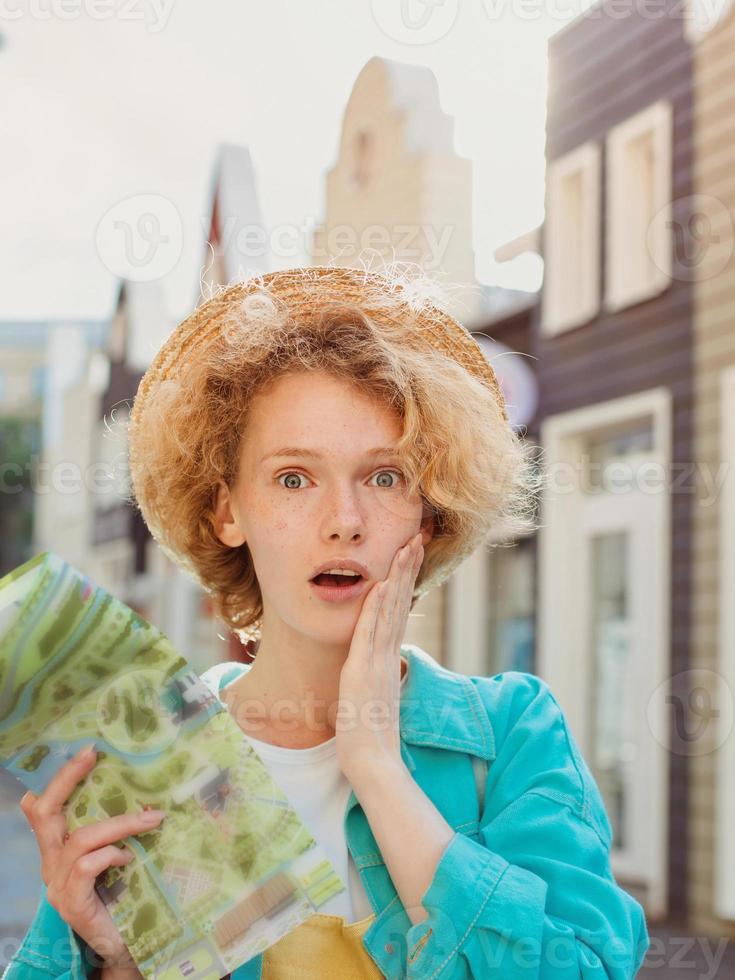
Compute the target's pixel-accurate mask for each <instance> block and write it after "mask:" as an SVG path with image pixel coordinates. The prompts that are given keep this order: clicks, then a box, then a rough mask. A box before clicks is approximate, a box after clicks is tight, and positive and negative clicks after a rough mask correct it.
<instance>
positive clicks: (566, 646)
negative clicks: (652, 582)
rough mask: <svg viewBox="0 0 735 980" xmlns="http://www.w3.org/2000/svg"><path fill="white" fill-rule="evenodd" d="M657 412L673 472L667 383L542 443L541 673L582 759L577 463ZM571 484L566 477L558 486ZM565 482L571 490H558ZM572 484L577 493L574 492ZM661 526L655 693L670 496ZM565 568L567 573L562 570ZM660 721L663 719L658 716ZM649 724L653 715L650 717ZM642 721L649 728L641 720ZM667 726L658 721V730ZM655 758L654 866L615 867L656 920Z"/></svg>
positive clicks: (665, 605)
mask: <svg viewBox="0 0 735 980" xmlns="http://www.w3.org/2000/svg"><path fill="white" fill-rule="evenodd" d="M644 416H646V417H650V419H651V425H652V431H653V443H654V445H653V450H652V452H651V454H650V455H649V458H651V459H652V460H654V461H655V462H656V463H657V464H658V465H659V466H660V467H661V469H662V472H664V473H665V474H667V475H668V474H669V473H670V461H671V393H670V391H669V389H667V388H665V387H661V388H654V389H651V390H649V391H644V392H641V393H639V394H636V395H631V396H626V397H623V398H617V399H612V400H610V401H607V402H602V403H599V404H595V405H592V406H589V407H586V408H582V409H576V410H572V411H570V412H565V413H561V414H559V415H556V416H552V417H551V418H549V419H546V420H545V421H544V422H543V423H542V426H541V445H542V446H543V450H544V461H545V469H546V471H547V474H548V476H549V483H548V485H547V487H546V489H545V491H544V494H543V498H542V508H541V515H542V518H541V527H540V530H539V539H538V628H537V634H536V638H537V647H536V650H537V672H538V674H539V676H541V677H543V678H544V680H546V681H547V683H548V684H549V685H550V687H551V689H552V690H553V691H554V693H555V695H556V697H557V699H558V700H559V703H560V705H561V706H562V709H563V710H564V712H565V715H566V717H567V718H568V720H569V724H570V727H571V729H572V731H573V732H574V734H575V736H576V737H577V739H578V741H579V744H580V748H581V750H582V753H583V755H585V757H588V755H589V752H590V744H591V737H590V733H589V732H588V731H587V712H586V698H587V694H588V673H589V671H588V667H589V655H588V653H587V635H586V627H587V612H586V608H585V609H583V608H582V607H584V606H585V605H586V604H585V600H584V596H585V595H586V590H585V586H584V582H585V579H584V576H585V574H586V570H585V562H584V560H583V551H584V549H582V548H579V547H578V543H579V539H580V535H581V534H582V533H583V532H582V531H581V521H582V515H583V514H584V513H585V511H584V510H583V508H584V503H585V500H584V490H583V487H582V485H581V480H580V479H579V476H575V472H576V473H577V474H579V469H580V468H579V466H578V465H577V462H576V461H578V460H580V458H581V457H582V454H583V453H584V452H585V445H586V443H587V442H588V440H589V438H590V436H592V435H594V434H596V433H598V432H601V431H604V430H605V429H606V428H608V427H610V426H611V425H613V426H614V425H617V424H619V423H627V422H632V421H633V420H635V419H638V418H641V417H644ZM557 481H562V483H560V484H559V483H557ZM560 487H563V488H564V492H558V490H559V488H560ZM567 487H570V489H569V490H567V489H566V488H567ZM656 514H657V520H656V521H655V528H654V529H653V540H654V541H655V546H654V547H653V549H652V550H653V552H654V556H653V561H655V562H656V567H657V568H658V569H659V576H658V579H657V581H658V583H659V588H658V590H657V591H655V599H654V602H653V604H652V609H651V621H652V622H653V623H655V628H654V629H653V630H652V631H651V635H652V636H653V637H654V641H653V643H652V644H651V649H650V661H649V664H650V670H651V673H650V675H649V676H650V678H651V688H650V692H651V694H653V692H654V691H658V690H660V689H661V685H664V684H666V683H667V682H669V681H670V664H669V647H670V624H669V616H670V604H671V597H670V591H671V584H670V581H671V580H670V555H671V501H670V494H669V493H668V492H665V493H663V492H662V493H661V496H660V505H659V508H658V510H657V511H656ZM560 569H563V571H564V574H563V575H562V574H560ZM652 705H653V707H652V710H653V711H654V712H655V711H659V712H661V711H663V698H660V697H657V698H655V699H654V700H653V702H652ZM654 720H655V719H654ZM649 722H650V717H649ZM640 724H641V726H644V725H646V719H645V718H642V719H641V721H640ZM664 729H665V724H664V723H663V722H662V720H661V719H660V718H659V719H658V722H657V728H656V730H658V731H661V730H664ZM646 753H647V758H648V759H649V760H650V761H651V763H652V764H651V770H652V771H651V772H650V776H649V786H650V795H649V797H648V799H647V800H646V813H642V814H634V818H635V819H639V818H640V819H641V820H643V821H644V822H645V825H646V833H647V839H648V841H649V846H650V848H651V851H650V863H649V866H648V868H646V869H639V868H631V867H630V866H629V865H630V862H629V860H627V855H625V854H620V853H617V851H616V850H614V851H613V853H612V866H613V871H614V873H615V875H616V877H620V880H621V882H622V881H625V880H626V878H630V880H633V879H641V880H643V881H644V888H645V902H644V904H645V907H646V911H647V914H648V915H649V916H651V918H653V919H660V918H664V917H665V915H666V912H667V893H668V808H669V757H668V750H667V746H666V745H664V744H661V743H660V742H656V743H655V744H653V745H650V744H649V745H648V746H647V747H646Z"/></svg>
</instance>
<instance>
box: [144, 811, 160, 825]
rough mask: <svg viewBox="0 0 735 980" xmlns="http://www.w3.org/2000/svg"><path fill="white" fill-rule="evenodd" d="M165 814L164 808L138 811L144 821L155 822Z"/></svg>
mask: <svg viewBox="0 0 735 980" xmlns="http://www.w3.org/2000/svg"><path fill="white" fill-rule="evenodd" d="M165 816H166V811H165V810H143V811H142V812H141V813H140V818H141V820H144V821H145V822H146V823H156V822H157V821H158V820H161V819H163V817H165Z"/></svg>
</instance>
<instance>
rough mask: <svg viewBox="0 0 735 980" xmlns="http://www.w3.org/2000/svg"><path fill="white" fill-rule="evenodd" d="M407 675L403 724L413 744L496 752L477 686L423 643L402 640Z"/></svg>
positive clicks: (402, 731)
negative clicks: (423, 647) (430, 652)
mask: <svg viewBox="0 0 735 980" xmlns="http://www.w3.org/2000/svg"><path fill="white" fill-rule="evenodd" d="M401 649H402V650H403V652H404V653H405V654H406V657H407V660H408V676H407V678H406V683H405V685H404V688H403V690H402V692H401V709H400V719H399V729H400V734H401V739H402V740H403V741H404V742H407V743H409V744H410V745H418V746H430V747H432V748H438V749H450V750H454V751H456V752H466V753H469V754H470V755H476V756H480V757H481V758H482V759H486V760H487V761H488V762H491V761H492V760H493V759H494V758H495V732H494V730H493V726H492V722H491V720H490V718H489V717H488V713H487V711H486V709H485V706H484V705H483V703H482V700H481V698H480V695H479V694H478V693H477V688H476V686H475V685H474V684H473V683H472V681H471V680H470V679H469V677H468V676H467V675H465V674H459V673H455V672H454V671H451V670H448V669H447V668H446V667H443V666H442V665H441V664H439V663H438V662H437V661H436V660H434V658H433V657H432V656H431V655H430V654H428V653H427V652H426V651H425V650H422V649H421V647H417V646H415V645H413V644H403V646H402V648H401Z"/></svg>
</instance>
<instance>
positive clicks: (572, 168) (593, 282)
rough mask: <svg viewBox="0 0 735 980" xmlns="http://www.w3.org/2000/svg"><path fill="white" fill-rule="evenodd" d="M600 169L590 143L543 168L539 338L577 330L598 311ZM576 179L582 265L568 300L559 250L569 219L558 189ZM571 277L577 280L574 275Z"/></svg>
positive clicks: (562, 254) (566, 271) (562, 255)
mask: <svg viewBox="0 0 735 980" xmlns="http://www.w3.org/2000/svg"><path fill="white" fill-rule="evenodd" d="M601 168H602V150H601V147H600V144H599V143H597V142H595V141H593V140H590V141H588V142H587V143H583V144H582V145H581V146H578V147H577V148H576V149H574V150H572V151H571V153H567V154H566V156H563V157H561V158H560V159H558V160H554V161H553V162H551V163H549V164H548V166H547V179H546V220H545V222H544V232H543V237H544V246H543V252H544V254H543V258H544V285H543V290H542V296H541V301H542V307H541V331H542V333H545V334H551V335H553V334H557V333H561V332H563V331H565V330H571V329H573V328H574V327H578V326H581V325H582V324H583V323H587V322H588V321H589V320H592V319H593V318H594V317H595V316H596V315H597V313H598V311H599V309H600V248H601V230H600V207H601V197H600V192H601ZM576 174H580V175H581V180H582V202H581V210H582V216H581V227H580V229H579V234H580V235H581V239H582V242H583V247H582V256H581V262H582V265H581V267H580V268H579V270H577V274H576V279H577V281H578V283H579V290H578V293H577V295H576V296H572V295H571V294H570V292H569V289H568V285H567V284H568V281H569V275H570V272H569V268H568V263H569V256H568V255H566V254H565V251H564V247H563V242H564V239H565V236H566V234H567V232H566V230H565V229H566V227H567V226H566V224H565V223H566V222H568V221H569V214H568V210H567V208H566V207H565V206H564V201H563V194H562V188H563V185H564V182H565V181H566V180H568V179H569V178H571V177H573V176H574V175H576ZM571 275H572V276H574V275H575V272H574V270H572V271H571Z"/></svg>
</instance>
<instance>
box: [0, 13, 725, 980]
mask: <svg viewBox="0 0 735 980" xmlns="http://www.w3.org/2000/svg"><path fill="white" fill-rule="evenodd" d="M0 88H1V89H2V91H3V92H4V93H5V96H6V98H5V99H4V102H3V110H2V114H1V115H0V133H1V134H2V142H1V145H2V154H1V155H0V172H1V173H2V180H0V213H2V232H1V234H0V268H2V270H3V277H2V285H1V286H0V576H1V575H4V574H6V573H7V572H9V571H11V570H12V569H13V568H15V567H16V566H18V565H20V564H21V563H22V562H24V561H26V560H27V559H29V558H30V557H32V556H33V555H35V554H37V553H39V552H41V551H45V550H53V551H55V552H57V553H58V554H59V555H61V556H62V557H63V558H64V559H66V560H67V561H69V562H71V563H72V564H73V565H74V566H76V567H77V568H79V569H80V570H81V571H83V572H84V574H85V575H87V576H89V577H90V578H91V579H92V580H94V581H95V582H97V583H99V584H100V585H102V586H104V587H105V588H106V589H108V590H109V591H111V592H113V593H114V594H115V595H116V596H118V597H119V598H121V599H122V600H123V601H125V602H126V603H127V604H128V605H129V606H131V607H132V608H134V609H136V610H137V611H138V612H139V613H140V614H141V615H143V616H144V617H146V618H147V619H149V620H150V621H151V622H153V623H154V624H155V625H156V626H158V627H159V628H160V629H161V630H163V632H165V633H166V634H167V635H168V636H169V638H170V639H171V640H172V642H173V643H174V645H175V646H176V647H177V648H178V649H179V650H180V651H181V652H182V653H183V654H184V655H185V656H186V657H187V658H188V659H189V660H190V662H191V663H192V664H193V665H194V666H195V668H196V669H197V670H198V671H199V672H202V671H203V670H205V669H206V668H207V667H209V666H211V665H212V664H215V663H218V662H221V661H223V660H228V659H231V660H248V659H249V658H250V653H251V650H249V649H248V646H247V645H245V644H243V643H242V642H241V639H240V638H239V637H237V636H236V635H233V634H232V633H230V632H229V631H228V630H227V628H226V627H225V626H224V624H223V623H222V622H220V621H218V620H217V619H216V618H215V617H214V615H213V612H212V609H211V605H210V603H209V600H208V597H207V596H206V595H205V594H204V593H203V592H202V591H201V589H200V588H199V587H198V586H197V585H196V583H194V582H193V581H192V580H190V579H189V578H188V577H186V576H185V575H184V574H183V573H182V572H181V571H180V570H178V569H177V568H175V567H174V566H173V565H172V564H171V563H170V562H169V560H168V559H167V558H166V557H165V556H164V555H163V554H162V552H161V551H160V549H159V548H158V547H157V545H156V544H155V542H153V540H152V539H151V537H150V534H149V533H148V531H147V528H146V527H145V525H144V524H143V522H142V520H141V518H140V515H139V514H138V513H136V511H135V510H134V509H133V508H132V507H131V506H130V505H129V504H128V503H127V502H126V500H125V495H126V494H127V492H128V489H129V484H128V478H127V467H126V442H125V424H124V423H125V421H126V419H127V416H128V413H129V409H130V405H131V404H132V400H133V397H134V395H135V392H136V390H137V385H138V382H139V380H140V378H141V376H142V374H143V372H144V371H145V368H146V366H147V365H148V364H149V363H150V361H151V359H152V357H153V356H154V354H155V353H156V351H157V349H158V348H159V346H160V345H161V343H162V342H163V340H164V338H165V337H166V336H167V335H168V333H169V332H170V331H171V330H172V329H173V327H174V326H175V325H176V324H177V323H178V322H179V321H180V320H181V319H182V318H183V317H184V316H185V315H187V314H188V313H189V312H190V311H191V310H192V309H193V308H194V307H195V306H196V305H198V304H199V303H201V302H202V301H203V300H205V299H207V298H208V296H209V295H211V292H212V290H213V289H216V288H217V287H218V286H220V285H221V284H227V283H231V282H234V281H236V280H238V279H242V278H247V277H248V276H250V275H253V274H257V273H260V272H264V271H269V270H274V269H279V268H288V267H291V266H296V265H326V264H336V265H357V266H360V267H364V266H365V265H368V266H370V267H376V268H379V267H380V265H381V264H382V263H383V262H386V261H387V262H390V261H393V260H398V261H405V262H410V263H417V264H419V265H420V266H421V267H422V268H424V269H426V271H428V272H429V273H431V274H432V275H434V276H435V277H436V278H437V279H438V280H439V281H441V282H442V283H445V284H447V286H448V287H449V290H448V293H449V295H450V299H449V300H448V306H449V308H450V312H451V313H453V314H454V315H455V316H457V317H458V318H459V319H460V320H461V322H462V323H464V324H465V326H467V328H468V329H469V330H470V331H471V332H472V333H473V334H474V336H475V337H476V339H477V340H478V342H479V343H480V344H481V346H482V348H483V350H484V351H485V353H486V355H487V357H488V358H489V359H490V361H491V363H492V364H493V367H494V369H495V371H496V373H497V374H498V377H499V379H500V381H501V384H502V386H503V391H504V394H505V398H506V402H507V404H508V409H509V415H510V419H511V422H512V424H513V425H514V426H515V427H516V428H517V429H518V431H519V432H520V433H521V434H522V435H523V437H524V438H525V439H527V440H529V441H530V442H532V443H533V444H535V445H537V446H540V447H541V448H542V449H543V453H544V467H545V470H546V473H547V477H548V482H547V487H546V490H545V491H544V495H543V498H542V500H541V501H540V511H539V516H540V524H541V527H540V530H539V531H538V532H537V533H535V534H533V535H529V536H527V537H524V538H521V539H519V540H516V541H514V542H510V543H508V542H503V543H502V544H501V543H500V542H498V544H497V546H492V543H490V545H489V546H487V547H480V548H478V550H477V551H476V552H475V553H474V554H473V555H472V556H471V557H470V558H468V559H467V560H466V561H465V562H464V564H463V565H462V566H461V567H460V568H459V569H458V570H457V571H456V572H455V573H454V574H453V576H452V577H451V578H450V579H449V580H448V581H447V582H446V583H445V584H444V585H443V586H442V587H441V588H439V589H436V590H434V591H433V592H432V593H430V594H429V595H427V596H426V597H424V598H423V599H422V600H421V601H420V603H419V604H418V605H417V607H416V613H417V615H415V616H413V617H412V618H411V620H410V621H409V628H408V633H407V636H406V640H407V642H414V643H417V644H419V645H420V646H422V647H423V648H424V649H426V650H428V651H430V652H431V653H432V655H433V656H435V657H436V658H437V659H439V660H440V661H442V662H443V663H444V664H446V665H447V666H449V667H450V668H451V669H453V670H458V671H462V672H465V673H467V674H486V675H491V674H495V673H498V672H500V671H505V670H520V671H528V672H533V673H536V674H538V675H539V676H541V677H543V678H544V679H545V680H546V681H547V682H548V683H549V684H550V685H551V687H552V689H553V690H554V692H555V695H556V697H557V699H558V700H559V702H560V704H561V706H562V708H563V709H564V712H565V714H566V716H567V718H568V720H569V723H570V726H571V728H572V730H573V732H574V735H575V737H576V739H577V740H578V742H579V744H580V746H581V748H582V751H583V754H584V757H585V759H586V760H587V762H588V764H589V765H590V768H591V770H592V772H593V774H594V776H595V779H596V781H597V782H598V785H599V786H600V790H601V792H602V794H603V797H604V800H605V804H606V808H607V810H608V813H609V815H610V819H611V823H612V825H613V830H614V841H613V854H612V858H613V870H614V873H615V876H616V878H617V880H618V881H619V882H620V884H621V885H622V886H623V887H624V888H625V889H626V890H628V891H629V892H630V893H631V894H633V895H635V897H636V898H638V899H639V900H640V901H641V902H642V904H643V906H644V908H645V910H646V915H647V920H648V923H649V930H650V933H651V939H652V945H651V949H650V950H649V953H648V956H647V958H646V961H645V963H644V965H643V967H642V969H641V971H640V973H639V976H641V977H646V978H648V977H656V978H660V980H683V978H686V980H695V978H696V980H712V978H732V977H735V834H734V833H733V825H734V823H735V733H734V732H733V727H734V721H735V602H734V597H735V478H734V477H733V475H732V473H731V470H732V464H733V462H735V254H734V253H735V2H733V0H607V2H593V3H589V2H586V3H584V2H583V3H581V4H580V3H579V2H576V4H575V3H574V2H573V3H572V4H560V3H558V2H555V0H461V2H460V0H400V2H398V0H390V2H389V0H359V2H358V0H341V2H339V3H338V2H336V0H323V2H320V3H319V4H317V3H315V2H313V3H302V4H295V3H290V4H289V3H286V2H284V0H271V2H270V3H269V4H268V5H265V4H258V5H255V4H242V3H236V2H235V0H220V2H219V3H217V4H211V5H206V4H205V3H203V2H202V0H134V2H132V3H130V2H125V3H123V2H122V0H5V2H4V3H2V4H0ZM450 304H451V305H450ZM23 792H24V787H22V786H21V785H20V784H19V783H18V782H17V781H16V780H15V778H14V777H11V776H10V775H8V774H7V773H5V772H4V771H3V770H1V769H0V845H1V846H2V852H3V861H2V865H1V866H0V944H1V945H0V968H2V967H3V966H4V965H5V964H6V963H7V961H8V959H9V958H10V956H11V955H12V953H13V952H14V950H15V949H16V948H17V946H18V945H19V943H20V941H21V939H22V937H23V935H24V933H25V931H26V929H27V928H28V925H29V924H30V921H31V919H32V918H33V914H34V911H35V908H36V905H37V902H38V897H39V887H40V877H39V870H38V860H37V848H36V845H35V839H34V837H33V835H32V834H31V833H30V829H29V827H28V825H27V823H26V821H25V818H24V817H23V815H22V813H21V811H20V810H19V808H18V800H19V799H20V797H21V796H22V794H23Z"/></svg>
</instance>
